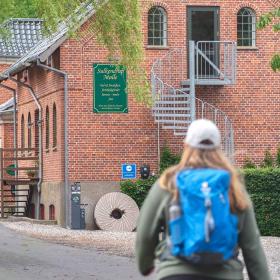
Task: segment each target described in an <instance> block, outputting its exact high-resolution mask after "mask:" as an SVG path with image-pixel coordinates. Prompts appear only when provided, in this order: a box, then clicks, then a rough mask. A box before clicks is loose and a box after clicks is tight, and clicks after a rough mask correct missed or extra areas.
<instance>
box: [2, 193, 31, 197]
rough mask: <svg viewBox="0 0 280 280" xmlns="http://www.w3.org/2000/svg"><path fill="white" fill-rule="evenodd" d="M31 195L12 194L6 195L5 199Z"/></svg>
mask: <svg viewBox="0 0 280 280" xmlns="http://www.w3.org/2000/svg"><path fill="white" fill-rule="evenodd" d="M28 195H29V194H11V195H5V196H4V197H21V196H28Z"/></svg>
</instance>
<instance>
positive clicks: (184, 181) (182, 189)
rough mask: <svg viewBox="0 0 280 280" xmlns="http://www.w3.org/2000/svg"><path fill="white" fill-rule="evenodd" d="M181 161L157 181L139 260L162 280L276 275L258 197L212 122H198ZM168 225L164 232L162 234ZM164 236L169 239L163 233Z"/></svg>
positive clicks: (144, 270) (256, 279)
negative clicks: (255, 199) (249, 191)
mask: <svg viewBox="0 0 280 280" xmlns="http://www.w3.org/2000/svg"><path fill="white" fill-rule="evenodd" d="M184 142H185V146H184V151H183V154H182V158H181V160H180V162H179V164H177V165H175V166H172V167H170V168H168V169H167V170H166V171H165V172H164V173H163V174H162V175H161V177H160V178H159V180H157V181H156V182H155V184H154V185H153V186H152V188H151V190H150V192H149V194H148V196H147V198H146V199H145V201H144V204H143V206H142V208H141V211H140V216H139V220H138V226H137V236H136V259H137V264H138V268H139V271H140V273H141V274H142V275H149V274H150V273H151V272H152V271H153V270H155V273H156V279H158V280H215V279H216V280H221V279H223V280H241V279H244V278H243V272H242V271H243V264H242V263H241V261H240V260H239V259H238V252H239V250H240V249H241V250H242V253H243V256H244V261H245V265H246V268H247V271H248V275H249V279H250V280H271V276H270V273H269V270H268V266H267V261H266V257H265V254H264V251H263V248H262V245H261V242H260V234H259V230H258V227H257V224H256V219H255V214H254V211H253V206H252V203H251V200H250V198H249V196H248V194H247V192H246V190H245V187H244V185H243V184H242V181H241V178H240V175H239V174H238V172H237V170H236V169H235V168H234V167H233V166H232V164H231V163H230V161H229V160H228V159H227V158H226V157H225V155H224V154H223V152H222V151H221V149H220V142H221V136H220V132H219V130H218V128H217V126H216V125H215V124H214V123H212V122H211V121H209V120H205V119H201V120H196V121H194V122H192V124H191V125H190V127H189V129H188V132H187V135H186V138H185V140H184ZM162 230H163V234H161V231H162ZM161 236H163V237H161Z"/></svg>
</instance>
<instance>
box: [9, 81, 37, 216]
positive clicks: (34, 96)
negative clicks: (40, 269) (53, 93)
mask: <svg viewBox="0 0 280 280" xmlns="http://www.w3.org/2000/svg"><path fill="white" fill-rule="evenodd" d="M8 79H10V80H11V81H13V82H15V83H17V84H18V85H20V86H23V87H25V88H27V89H28V90H29V92H30V94H31V96H32V98H33V100H34V101H35V104H36V106H37V108H38V110H39V120H38V127H39V182H38V184H37V190H38V200H37V209H36V219H39V218H40V203H41V187H42V180H43V145H42V135H43V134H42V106H41V104H40V101H39V99H38V97H37V96H36V94H35V92H34V90H33V88H32V87H31V86H30V85H27V84H25V83H23V82H20V81H18V80H16V79H15V78H13V77H10V76H8Z"/></svg>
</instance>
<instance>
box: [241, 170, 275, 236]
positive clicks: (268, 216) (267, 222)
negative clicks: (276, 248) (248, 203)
mask: <svg viewBox="0 0 280 280" xmlns="http://www.w3.org/2000/svg"><path fill="white" fill-rule="evenodd" d="M244 177H245V182H246V187H247V191H248V192H249V194H250V196H251V198H252V201H253V204H254V208H255V212H256V218H257V222H258V226H259V229H260V232H261V234H262V235H270V236H280V215H279V213H280V168H257V169H245V170H244Z"/></svg>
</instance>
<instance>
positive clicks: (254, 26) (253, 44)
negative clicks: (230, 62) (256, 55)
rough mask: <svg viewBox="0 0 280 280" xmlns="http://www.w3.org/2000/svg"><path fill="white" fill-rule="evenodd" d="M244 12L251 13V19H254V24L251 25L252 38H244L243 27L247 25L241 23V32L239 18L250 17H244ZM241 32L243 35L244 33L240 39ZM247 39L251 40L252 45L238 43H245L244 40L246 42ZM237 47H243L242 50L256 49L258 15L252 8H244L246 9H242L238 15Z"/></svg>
mask: <svg viewBox="0 0 280 280" xmlns="http://www.w3.org/2000/svg"><path fill="white" fill-rule="evenodd" d="M244 12H247V13H249V14H250V17H251V19H252V23H251V38H244V37H243V31H244V29H243V27H244V26H243V25H244V24H245V23H243V22H242V23H241V24H242V25H241V28H242V29H241V30H240V29H239V17H245V16H247V17H248V15H244V14H243V13H244ZM239 31H241V33H242V37H238V36H239V35H238V33H239ZM246 39H248V40H250V39H251V44H250V45H244V44H238V42H239V40H240V41H241V42H243V41H244V40H246ZM237 46H238V47H241V48H246V47H247V48H254V47H256V13H255V11H254V10H253V9H251V8H248V7H244V8H241V9H240V10H239V11H238V13H237Z"/></svg>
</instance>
